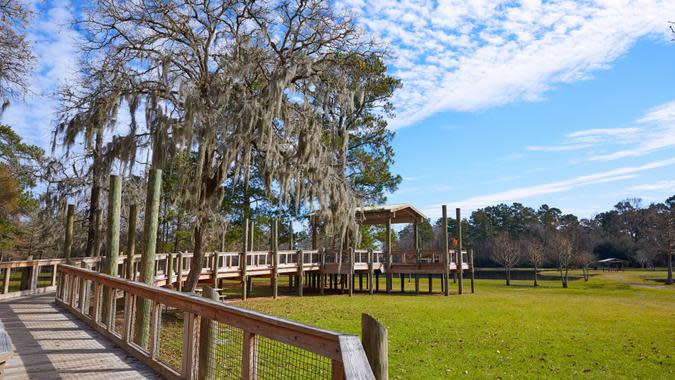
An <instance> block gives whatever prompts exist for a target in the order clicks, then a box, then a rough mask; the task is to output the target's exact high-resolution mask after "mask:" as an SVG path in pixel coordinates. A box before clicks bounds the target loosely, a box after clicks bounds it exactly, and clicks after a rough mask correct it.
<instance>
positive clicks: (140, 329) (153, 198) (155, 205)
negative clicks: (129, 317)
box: [134, 169, 162, 347]
mask: <svg viewBox="0 0 675 380" xmlns="http://www.w3.org/2000/svg"><path fill="white" fill-rule="evenodd" d="M161 190H162V170H161V169H150V176H149V177H148V189H147V194H146V199H145V216H144V219H143V240H142V248H143V250H142V252H141V262H140V268H139V275H138V281H140V282H143V283H146V284H148V285H153V283H154V280H155V261H156V260H155V256H156V253H157V229H158V227H159V203H160V196H161ZM151 309H152V302H151V301H150V300H147V299H144V298H142V297H138V298H137V299H136V317H135V321H136V323H135V329H134V341H135V342H136V343H137V344H138V345H140V346H141V347H147V346H148V339H149V338H150V317H151V315H152V311H151Z"/></svg>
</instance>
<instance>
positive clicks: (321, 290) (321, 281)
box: [319, 247, 326, 295]
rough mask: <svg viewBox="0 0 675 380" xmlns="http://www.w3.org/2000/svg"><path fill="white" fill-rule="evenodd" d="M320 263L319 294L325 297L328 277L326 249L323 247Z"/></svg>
mask: <svg viewBox="0 0 675 380" xmlns="http://www.w3.org/2000/svg"><path fill="white" fill-rule="evenodd" d="M319 262H320V267H319V293H320V294H321V295H323V293H324V288H325V285H326V284H325V282H326V275H325V273H324V271H325V267H326V248H325V247H322V248H321V254H320V256H319Z"/></svg>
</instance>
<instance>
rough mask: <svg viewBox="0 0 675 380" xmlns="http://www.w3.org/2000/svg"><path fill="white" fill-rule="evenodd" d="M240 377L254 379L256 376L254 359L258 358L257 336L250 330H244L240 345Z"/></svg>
mask: <svg viewBox="0 0 675 380" xmlns="http://www.w3.org/2000/svg"><path fill="white" fill-rule="evenodd" d="M242 346H243V347H242V360H241V378H242V379H250V380H255V379H257V378H258V374H257V373H256V370H257V368H258V366H257V365H256V364H257V363H256V359H257V358H258V337H257V335H255V334H254V333H252V332H250V331H244V344H243V345H242Z"/></svg>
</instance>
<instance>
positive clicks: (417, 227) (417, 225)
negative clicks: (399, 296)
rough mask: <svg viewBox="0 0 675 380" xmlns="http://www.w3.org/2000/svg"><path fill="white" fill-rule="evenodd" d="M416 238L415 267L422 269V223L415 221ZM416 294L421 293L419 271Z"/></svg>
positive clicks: (416, 279)
mask: <svg viewBox="0 0 675 380" xmlns="http://www.w3.org/2000/svg"><path fill="white" fill-rule="evenodd" d="M414 228H415V230H414V232H415V234H414V239H415V267H416V268H417V270H419V269H420V225H419V223H417V222H415V224H414ZM415 294H420V276H419V273H417V272H415Z"/></svg>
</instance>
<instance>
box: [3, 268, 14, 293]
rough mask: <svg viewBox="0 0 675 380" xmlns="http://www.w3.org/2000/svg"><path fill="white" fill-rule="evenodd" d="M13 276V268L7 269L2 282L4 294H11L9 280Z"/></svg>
mask: <svg viewBox="0 0 675 380" xmlns="http://www.w3.org/2000/svg"><path fill="white" fill-rule="evenodd" d="M11 275H12V268H10V267H7V268H5V278H4V279H3V280H2V294H7V293H9V279H10V277H11Z"/></svg>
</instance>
